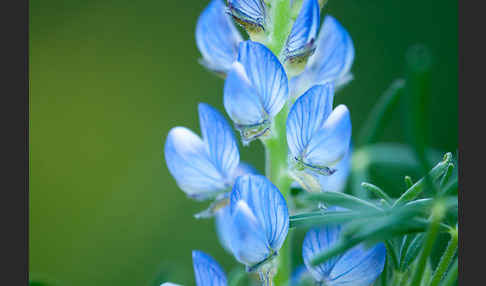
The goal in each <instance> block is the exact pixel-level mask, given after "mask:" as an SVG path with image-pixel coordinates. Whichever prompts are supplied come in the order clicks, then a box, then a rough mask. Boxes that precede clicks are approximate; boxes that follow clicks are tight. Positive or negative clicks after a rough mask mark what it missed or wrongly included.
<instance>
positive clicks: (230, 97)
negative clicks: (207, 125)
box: [223, 62, 268, 126]
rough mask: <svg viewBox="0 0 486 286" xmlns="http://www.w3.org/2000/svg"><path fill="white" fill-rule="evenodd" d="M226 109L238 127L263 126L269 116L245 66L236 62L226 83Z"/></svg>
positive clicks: (224, 98) (224, 99)
mask: <svg viewBox="0 0 486 286" xmlns="http://www.w3.org/2000/svg"><path fill="white" fill-rule="evenodd" d="M223 102H224V108H225V110H226V112H228V115H229V116H230V117H231V120H233V122H234V123H235V124H236V125H242V126H245V125H246V126H251V125H258V124H261V123H262V122H263V121H265V120H267V119H268V114H267V113H266V111H265V108H264V106H263V104H262V102H261V100H260V96H259V94H258V91H257V90H256V89H255V88H254V87H253V86H252V85H251V83H250V82H249V80H248V77H247V75H246V72H245V70H244V67H243V65H241V63H239V62H235V63H234V64H233V67H232V69H231V71H230V72H229V74H228V76H227V77H226V81H225V83H224V97H223Z"/></svg>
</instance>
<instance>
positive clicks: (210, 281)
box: [192, 250, 227, 286]
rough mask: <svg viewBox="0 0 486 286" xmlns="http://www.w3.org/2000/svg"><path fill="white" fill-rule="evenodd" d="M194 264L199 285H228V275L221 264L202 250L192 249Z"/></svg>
mask: <svg viewBox="0 0 486 286" xmlns="http://www.w3.org/2000/svg"><path fill="white" fill-rule="evenodd" d="M192 264H193V266H194V275H195V277H196V285H197V286H226V285H227V281H226V275H225V274H224V272H223V270H222V269H221V266H219V264H218V263H217V262H216V261H215V260H214V259H213V258H212V257H211V256H209V255H207V254H206V253H204V252H202V251H198V250H193V251H192Z"/></svg>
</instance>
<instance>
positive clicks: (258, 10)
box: [228, 0, 266, 28]
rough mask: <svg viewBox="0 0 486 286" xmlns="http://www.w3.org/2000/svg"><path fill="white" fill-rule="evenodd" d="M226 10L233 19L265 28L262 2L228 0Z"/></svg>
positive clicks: (254, 0) (257, 0) (256, 0)
mask: <svg viewBox="0 0 486 286" xmlns="http://www.w3.org/2000/svg"><path fill="white" fill-rule="evenodd" d="M228 8H229V10H230V12H231V13H232V15H233V16H234V17H235V18H237V19H239V20H241V21H243V22H246V23H251V24H254V25H258V26H260V27H261V28H265V18H266V16H265V15H266V14H265V13H266V12H265V3H263V0H228Z"/></svg>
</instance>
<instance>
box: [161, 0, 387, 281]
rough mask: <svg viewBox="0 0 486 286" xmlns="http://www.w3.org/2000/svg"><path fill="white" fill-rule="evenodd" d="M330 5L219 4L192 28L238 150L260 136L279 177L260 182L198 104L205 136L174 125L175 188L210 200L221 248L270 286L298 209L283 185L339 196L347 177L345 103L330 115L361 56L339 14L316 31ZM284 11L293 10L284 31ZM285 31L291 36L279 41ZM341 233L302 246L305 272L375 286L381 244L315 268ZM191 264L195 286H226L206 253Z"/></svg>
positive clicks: (278, 1)
mask: <svg viewBox="0 0 486 286" xmlns="http://www.w3.org/2000/svg"><path fill="white" fill-rule="evenodd" d="M323 2H324V1H321V2H319V1H317V0H303V1H286V0H283V1H282V0H273V1H271V0H268V1H263V0H228V1H227V3H226V4H225V3H224V2H223V0H212V1H211V2H210V4H209V5H208V6H207V8H206V9H205V10H204V11H203V12H202V14H201V16H200V17H199V19H198V22H197V27H196V43H197V46H198V48H199V50H200V52H201V55H202V59H201V61H200V62H201V63H202V64H203V65H204V66H205V67H206V68H208V69H209V70H211V71H213V72H215V73H217V74H218V75H220V76H222V77H223V78H224V79H225V82H224V89H223V103H224V109H225V111H226V113H227V115H228V116H229V118H230V119H231V121H232V123H233V126H234V128H235V129H236V130H237V131H238V132H239V133H240V135H241V141H242V143H243V145H245V146H246V145H248V144H249V143H250V142H252V141H254V140H256V139H259V140H261V142H262V143H263V144H264V145H265V148H267V151H269V150H271V149H272V148H274V145H276V144H277V145H278V146H284V147H285V150H284V152H281V153H280V154H277V155H278V156H280V157H279V158H275V157H274V158H272V157H270V156H269V155H268V156H269V158H267V164H268V165H267V166H266V167H267V169H273V170H278V172H277V175H276V176H275V175H271V174H270V173H268V172H267V174H266V176H263V175H260V174H258V172H257V171H256V170H255V169H254V168H253V167H251V166H249V165H248V164H246V163H243V162H241V161H240V156H239V151H238V144H237V140H236V138H235V136H234V134H233V131H232V128H231V125H230V124H229V123H228V122H227V121H226V119H225V117H224V116H223V115H222V114H221V113H220V112H219V111H217V110H216V109H215V108H213V107H211V106H209V105H208V104H205V103H200V104H199V107H198V111H199V122H200V130H201V137H200V136H198V135H196V134H195V133H194V132H192V131H191V130H189V129H187V128H185V127H175V128H173V129H171V130H170V132H169V134H168V136H167V139H166V143H165V150H164V151H165V160H166V163H167V166H168V169H169V171H170V173H171V174H172V176H173V177H174V178H175V180H176V182H177V184H178V186H179V187H180V188H181V189H182V190H183V191H184V192H185V193H186V194H187V195H188V196H189V197H190V198H193V199H197V200H212V201H213V203H212V204H211V206H210V207H209V209H208V210H207V211H206V212H205V216H206V217H208V216H215V220H216V225H217V230H218V237H219V239H220V241H221V244H222V245H223V247H224V248H225V249H226V250H227V251H228V252H230V253H231V254H232V255H233V256H234V257H235V259H236V260H237V261H238V262H240V263H242V264H244V265H245V266H246V267H247V270H248V271H256V272H259V273H260V276H261V279H262V281H263V282H264V283H266V284H270V282H271V279H272V277H273V276H274V275H275V274H276V272H277V271H278V270H277V269H278V267H279V259H278V257H279V252H280V250H281V249H282V247H283V244H284V241H285V240H286V238H287V235H288V232H289V214H290V213H293V212H295V211H297V209H295V208H294V204H293V203H292V202H291V201H290V200H291V198H290V197H289V195H288V194H289V188H290V184H285V183H284V182H287V181H289V182H294V184H299V185H300V187H301V188H303V189H305V190H307V191H309V192H322V191H334V192H340V191H342V190H343V189H344V186H345V182H346V179H347V175H348V173H349V169H350V158H351V118H350V112H349V110H348V108H347V107H346V106H344V105H338V106H336V107H333V99H334V94H335V90H336V89H338V88H339V87H341V86H343V84H345V83H347V82H349V81H350V80H351V79H352V75H351V73H350V69H351V66H352V63H353V59H354V47H353V43H352V40H351V37H350V36H349V34H348V32H347V31H346V30H345V29H344V28H343V27H342V26H341V24H340V23H339V22H338V21H337V20H336V19H335V18H333V17H332V16H330V15H327V16H326V17H325V18H324V20H323V24H322V26H321V27H320V29H319V24H320V22H321V19H320V17H321V15H320V13H321V9H322V7H323V6H324V3H323ZM279 7H280V8H279ZM284 8H286V9H284ZM278 9H281V10H278ZM277 11H280V13H277ZM281 11H286V12H287V18H285V13H283V14H284V18H285V19H283V20H284V21H283V22H282V12H281ZM295 11H296V12H295ZM278 17H280V18H278ZM235 23H236V24H238V25H240V26H241V27H242V28H243V29H244V30H246V32H247V34H248V36H249V39H248V40H244V35H242V34H240V32H239V29H238V28H237V26H236V25H235ZM282 23H284V24H285V23H287V25H282ZM279 24H280V26H279ZM286 26H288V27H286ZM280 34H285V35H286V36H285V38H284V39H282V40H280V42H279V40H278V35H280ZM278 126H284V127H283V128H281V129H280V130H279V128H278ZM282 129H283V130H282ZM275 142H276V143H275ZM268 153H270V152H268ZM276 159H278V160H276ZM272 160H276V161H272ZM277 161H278V162H279V163H277ZM282 162H283V163H282ZM272 174H275V172H273V173H272ZM338 235H339V227H337V226H334V227H330V226H329V227H325V228H323V229H313V230H311V231H309V233H308V234H307V236H306V239H305V240H304V244H303V247H302V248H303V259H304V261H305V262H306V263H305V265H306V267H307V269H308V271H309V272H310V273H311V274H312V276H313V277H314V278H315V280H316V281H318V282H320V283H321V282H324V283H326V284H325V285H344V284H343V283H352V284H349V285H369V284H370V283H372V282H373V281H374V279H376V277H377V276H378V275H379V273H381V271H382V269H383V264H384V257H385V249H384V247H383V245H381V244H379V245H377V246H375V247H372V248H366V247H364V246H362V245H360V246H359V247H355V248H353V249H351V250H349V251H348V252H347V253H346V254H344V255H342V256H340V257H338V258H335V259H334V260H332V261H330V262H326V263H325V264H323V265H320V266H318V267H313V266H311V265H310V264H309V263H308V261H309V259H310V258H311V257H312V256H313V255H315V254H317V253H318V252H319V251H323V250H325V249H326V248H329V247H331V246H332V244H333V243H334V241H335V240H332V239H331V240H330V237H331V238H333V239H334V238H336V237H337V236H338ZM193 262H194V271H195V276H196V281H197V285H199V286H203V285H227V282H226V276H225V274H224V272H223V271H222V270H221V267H220V266H219V265H218V264H217V263H216V262H215V261H214V260H213V259H212V258H211V257H210V256H208V255H206V254H204V253H202V252H199V251H194V252H193ZM353 281H354V282H353ZM353 283H354V284H353ZM167 285H169V284H167Z"/></svg>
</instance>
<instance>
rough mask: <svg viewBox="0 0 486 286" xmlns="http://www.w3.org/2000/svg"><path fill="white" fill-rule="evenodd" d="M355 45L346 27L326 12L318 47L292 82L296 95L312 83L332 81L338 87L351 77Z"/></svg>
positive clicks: (294, 94)
mask: <svg viewBox="0 0 486 286" xmlns="http://www.w3.org/2000/svg"><path fill="white" fill-rule="evenodd" d="M353 60H354V46H353V41H352V40H351V36H350V35H349V33H348V32H347V31H346V29H345V28H344V27H343V26H342V25H341V24H340V23H339V22H338V21H337V20H336V19H335V18H334V17H332V16H330V15H327V16H326V17H325V18H324V23H323V24H322V26H321V30H320V32H319V36H318V37H317V40H316V49H315V52H314V54H313V55H312V56H311V57H310V58H309V60H308V62H307V65H306V68H305V70H304V71H303V72H302V73H301V74H300V75H298V76H296V77H294V78H293V79H292V81H291V83H290V86H291V90H292V94H293V96H294V97H298V96H300V95H301V94H302V93H303V92H305V91H306V90H308V89H309V88H310V87H312V86H314V85H318V84H324V83H328V82H333V83H334V84H335V86H336V88H339V87H341V86H342V85H344V84H345V83H347V82H348V81H350V80H351V79H352V75H351V73H350V70H351V66H352V64H353Z"/></svg>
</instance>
